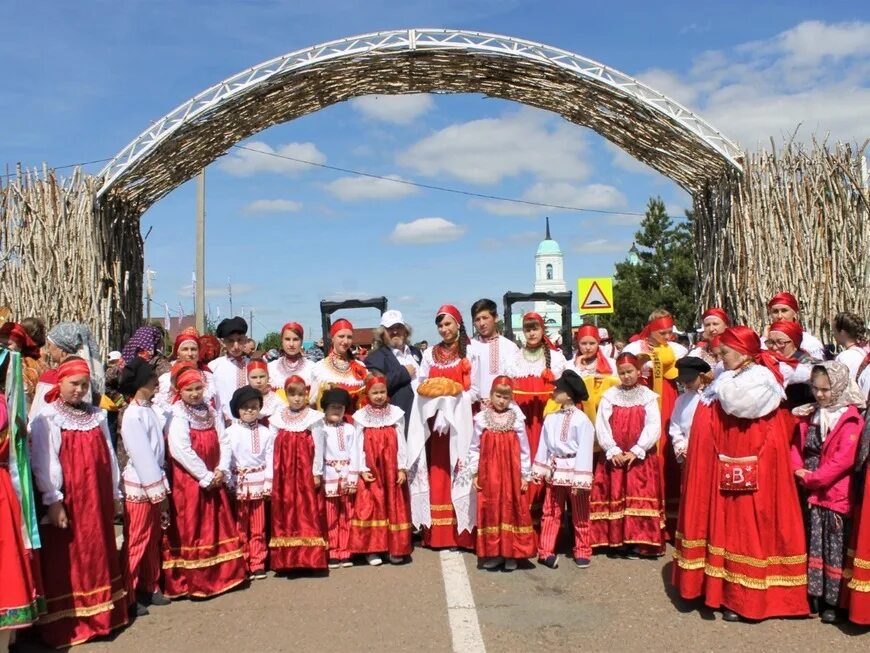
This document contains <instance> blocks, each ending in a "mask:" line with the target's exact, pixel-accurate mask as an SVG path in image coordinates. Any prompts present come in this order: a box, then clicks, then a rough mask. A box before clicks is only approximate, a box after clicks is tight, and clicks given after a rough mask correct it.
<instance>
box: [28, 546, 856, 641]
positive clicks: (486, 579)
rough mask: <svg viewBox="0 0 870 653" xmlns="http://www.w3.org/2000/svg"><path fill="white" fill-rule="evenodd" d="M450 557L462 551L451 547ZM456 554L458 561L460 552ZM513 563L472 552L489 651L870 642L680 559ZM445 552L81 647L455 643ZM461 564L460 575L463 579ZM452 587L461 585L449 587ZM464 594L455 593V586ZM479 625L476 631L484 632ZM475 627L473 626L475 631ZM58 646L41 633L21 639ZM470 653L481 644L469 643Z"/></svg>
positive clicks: (290, 584) (258, 594)
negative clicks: (684, 585) (760, 613)
mask: <svg viewBox="0 0 870 653" xmlns="http://www.w3.org/2000/svg"><path fill="white" fill-rule="evenodd" d="M445 555H446V556H447V557H449V556H450V555H451V554H445ZM456 555H459V554H454V557H453V558H452V559H454V560H455V559H456V558H455V556H456ZM560 560H561V566H560V567H559V568H558V569H556V570H550V569H547V568H545V567H541V566H533V565H532V564H531V563H530V564H529V565H528V566H527V567H521V568H520V569H519V570H517V571H515V572H512V573H506V572H503V571H497V572H487V571H483V570H478V569H477V562H476V558H475V557H474V556H473V555H471V554H464V555H462V559H461V561H460V562H458V570H459V573H460V575H461V571H462V564H461V563H462V562H464V565H465V570H466V571H467V577H468V580H469V581H470V587H471V592H472V594H473V601H474V606H473V607H472V606H468V605H461V606H460V607H459V608H458V610H459V612H458V613H456V612H454V616H456V614H458V615H459V617H460V621H461V619H463V618H468V617H470V618H472V621H473V617H474V615H475V613H476V615H477V620H478V622H479V626H480V633H481V634H482V638H483V643H484V645H485V648H486V650H487V651H534V650H550V651H561V650H582V651H608V652H613V651H644V652H650V651H728V652H729V653H732V652H734V651H741V650H750V649H754V650H765V651H796V650H816V651H823V650H829V651H837V652H838V653H839V652H841V651H858V650H861V651H867V650H868V646H870V631H867V630H866V629H861V628H858V627H854V626H850V625H843V626H826V625H823V624H821V623H820V622H819V621H818V620H817V619H792V620H770V621H766V622H763V623H760V624H743V623H739V624H731V623H725V622H723V621H722V620H721V615H719V614H718V613H713V612H710V611H707V610H700V611H699V610H698V609H696V608H695V607H694V606H687V605H684V604H683V603H681V602H680V601H679V600H676V599H673V598H672V595H671V594H670V591H669V587H668V584H667V583H666V579H667V577H668V576H669V571H670V568H669V565H670V559H669V558H665V559H661V560H658V561H649V560H636V561H628V560H613V559H608V558H606V557H604V556H596V557H595V558H594V559H593V563H592V566H591V567H590V568H589V569H586V570H580V569H577V568H575V567H574V565H573V563H571V561H570V560H567V559H564V558H563V559H560ZM443 564H444V563H443V561H442V555H440V554H439V553H438V552H433V551H428V550H425V549H418V550H417V551H416V552H415V554H414V561H413V563H412V564H410V565H405V566H400V567H393V566H390V565H384V566H382V567H378V568H373V567H368V566H365V565H359V566H357V567H354V568H352V569H339V570H335V571H332V572H331V573H330V574H329V576H328V577H327V576H320V577H318V576H308V575H304V576H297V577H293V578H278V577H270V578H269V579H267V580H263V581H256V582H254V583H253V584H252V585H251V586H250V587H249V588H247V589H241V590H237V591H234V592H230V593H229V594H226V595H224V596H220V597H217V598H214V599H211V600H208V601H178V602H175V603H173V604H172V605H170V606H167V607H164V608H152V614H151V615H149V616H147V617H143V618H141V619H138V620H137V621H136V622H135V623H134V624H132V625H131V626H130V627H128V628H127V629H125V630H123V631H121V632H120V633H118V634H117V636H116V637H115V638H114V639H112V640H109V641H100V642H92V643H89V644H85V645H82V646H80V647H77V648H76V651H81V653H91V652H92V651H94V652H98V651H111V652H112V653H116V652H117V653H126V652H131V653H132V652H134V651H135V652H136V653H140V652H142V651H146V650H149V651H162V652H174V651H183V652H185V653H193V652H198V651H218V650H220V651H241V652H246V651H256V652H257V653H269V652H272V651H293V652H297V653H298V652H300V651H303V652H304V651H324V650H329V651H363V650H371V649H376V650H387V651H397V652H398V651H450V650H451V649H452V648H453V644H452V642H453V639H452V634H451V632H452V631H451V626H450V623H451V620H450V617H449V615H448V612H449V611H448V607H447V606H448V600H447V599H446V598H445V596H446V595H445V585H444V581H443V573H442V565H443ZM455 576H456V574H455V570H454V573H452V574H451V573H448V577H450V579H451V580H450V581H449V582H451V583H452V582H454V581H455V580H456V578H455ZM447 591H448V594H450V593H451V591H452V590H451V589H449V588H448V590H447ZM454 594H455V592H454ZM474 633H476V630H475V631H474ZM474 633H472V635H473V634H474ZM14 650H16V651H20V652H28V653H30V652H35V651H43V650H47V649H44V648H43V647H41V646H40V645H39V644H38V641H37V640H35V639H34V638H32V637H25V638H23V639H22V641H21V642H19V644H18V645H17V646H16V648H15V649H14ZM460 650H461V651H462V653H467V652H468V651H473V650H481V649H480V648H477V649H474V648H473V647H470V646H469V645H467V644H466V645H465V646H463V647H460Z"/></svg>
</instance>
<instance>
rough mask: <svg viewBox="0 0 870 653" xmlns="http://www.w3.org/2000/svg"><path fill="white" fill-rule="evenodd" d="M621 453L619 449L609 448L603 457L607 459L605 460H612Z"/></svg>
mask: <svg viewBox="0 0 870 653" xmlns="http://www.w3.org/2000/svg"><path fill="white" fill-rule="evenodd" d="M621 453H622V449H620V448H619V447H610V449H608V450H607V451H606V452H605V454H604V455H605V456H606V457H607V460H612V459H613V457H614V456H618V455H619V454H621Z"/></svg>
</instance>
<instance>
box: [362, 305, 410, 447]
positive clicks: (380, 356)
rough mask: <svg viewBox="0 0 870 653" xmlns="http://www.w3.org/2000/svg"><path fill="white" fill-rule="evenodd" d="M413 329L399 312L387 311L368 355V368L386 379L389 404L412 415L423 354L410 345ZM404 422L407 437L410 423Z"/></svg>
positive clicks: (382, 317)
mask: <svg viewBox="0 0 870 653" xmlns="http://www.w3.org/2000/svg"><path fill="white" fill-rule="evenodd" d="M410 336H411V329H410V327H409V326H408V325H407V324H405V319H404V318H403V317H402V313H401V312H400V311H386V312H385V313H384V314H383V315H382V316H381V324H380V326H379V327H378V329H377V331H376V332H375V341H374V343H373V344H372V347H373V349H372V351H371V353H369V355H368V356H366V359H365V364H366V367H367V368H368V369H369V370H371V371H372V372H380V373H381V374H383V375H384V376H385V377H387V393H388V394H389V395H390V403H391V404H393V405H394V406H398V407H399V408H401V409H402V410H404V411H405V414H406V415H407V414H410V412H411V406H412V405H413V404H414V390H415V389H416V388H417V371H418V370H419V367H420V361H421V360H422V358H423V355H422V353H421V352H420V350H419V349H417V348H416V347H412V346H411V345H409V344H408V339H409V338H410ZM409 421H410V420H405V437H407V435H408V424H409Z"/></svg>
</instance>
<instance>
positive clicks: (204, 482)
mask: <svg viewBox="0 0 870 653" xmlns="http://www.w3.org/2000/svg"><path fill="white" fill-rule="evenodd" d="M213 480H214V472H206V475H205V476H203V477H202V478H201V479H200V481H199V487H201V488H207V487H208V486H209V485H211V482H212V481H213Z"/></svg>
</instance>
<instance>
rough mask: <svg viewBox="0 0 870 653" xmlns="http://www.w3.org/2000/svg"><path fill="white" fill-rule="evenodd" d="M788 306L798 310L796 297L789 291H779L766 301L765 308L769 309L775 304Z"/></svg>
mask: <svg viewBox="0 0 870 653" xmlns="http://www.w3.org/2000/svg"><path fill="white" fill-rule="evenodd" d="M778 304H779V305H782V306H788V307H789V308H790V309H791V310H793V311H794V312H795V313H797V312H798V311H799V310H800V304H798V300H797V297H795V296H794V295H792V294H791V293H790V292H781V293H779V294H778V295H774V296H773V297H771V298H770V301H769V302H767V310H768V311H769V310H770V309H771V308H773V307H774V306H776V305H778Z"/></svg>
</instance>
